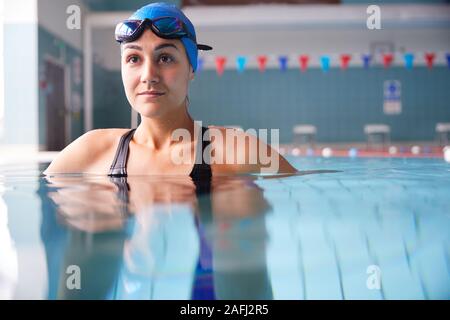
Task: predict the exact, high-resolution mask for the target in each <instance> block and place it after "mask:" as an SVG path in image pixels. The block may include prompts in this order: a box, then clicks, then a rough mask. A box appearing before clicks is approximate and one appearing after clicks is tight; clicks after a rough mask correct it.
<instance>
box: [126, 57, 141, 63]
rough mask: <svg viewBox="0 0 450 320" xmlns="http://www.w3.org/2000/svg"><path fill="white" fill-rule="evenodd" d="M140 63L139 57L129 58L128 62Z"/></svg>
mask: <svg viewBox="0 0 450 320" xmlns="http://www.w3.org/2000/svg"><path fill="white" fill-rule="evenodd" d="M138 61H139V57H138V56H129V57H128V58H127V62H131V63H137V62H138Z"/></svg>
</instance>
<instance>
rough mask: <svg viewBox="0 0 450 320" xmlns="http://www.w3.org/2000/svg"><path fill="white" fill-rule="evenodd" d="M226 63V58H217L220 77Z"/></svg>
mask: <svg viewBox="0 0 450 320" xmlns="http://www.w3.org/2000/svg"><path fill="white" fill-rule="evenodd" d="M226 62H227V58H226V57H216V72H217V74H218V75H219V76H221V75H222V74H223V70H224V69H225V63H226Z"/></svg>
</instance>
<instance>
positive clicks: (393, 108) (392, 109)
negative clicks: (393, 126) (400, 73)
mask: <svg viewBox="0 0 450 320" xmlns="http://www.w3.org/2000/svg"><path fill="white" fill-rule="evenodd" d="M383 87H384V90H383V97H384V99H383V112H384V114H389V115H391V114H400V113H401V112H402V100H401V93H402V91H401V84H400V81H398V80H386V81H384V86H383Z"/></svg>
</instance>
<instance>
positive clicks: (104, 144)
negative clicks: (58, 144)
mask: <svg viewBox="0 0 450 320" xmlns="http://www.w3.org/2000/svg"><path fill="white" fill-rule="evenodd" d="M129 130H130V129H122V128H111V129H110V128H108V129H94V130H90V131H88V132H86V133H84V134H83V135H81V136H80V137H78V138H77V139H76V140H74V141H73V142H71V143H70V144H69V145H67V146H66V147H65V148H64V149H63V150H62V151H61V152H59V153H58V155H57V156H56V158H55V159H54V160H53V161H52V163H51V164H50V165H49V167H48V168H47V169H46V170H45V171H44V174H50V173H82V172H86V171H87V169H88V168H89V167H91V166H92V165H94V164H95V163H96V162H98V161H99V159H101V158H102V157H103V156H104V155H105V154H106V153H109V152H111V149H112V148H114V146H115V145H117V143H118V141H119V140H120V137H121V136H122V135H123V134H125V133H126V132H127V131H129Z"/></svg>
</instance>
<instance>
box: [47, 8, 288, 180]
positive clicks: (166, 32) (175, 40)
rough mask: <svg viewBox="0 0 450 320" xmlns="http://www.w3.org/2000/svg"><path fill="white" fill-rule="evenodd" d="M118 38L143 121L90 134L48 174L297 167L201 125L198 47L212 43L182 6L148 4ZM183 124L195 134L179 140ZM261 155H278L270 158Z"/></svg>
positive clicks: (250, 141) (258, 145) (120, 28)
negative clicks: (194, 89)
mask: <svg viewBox="0 0 450 320" xmlns="http://www.w3.org/2000/svg"><path fill="white" fill-rule="evenodd" d="M115 37H116V40H117V41H118V42H119V43H120V45H121V71H122V81H123V85H124V88H125V93H126V96H127V99H128V101H129V103H130V105H131V106H132V108H133V109H134V110H135V111H136V112H138V113H139V114H140V116H141V123H140V124H139V126H138V127H137V128H136V129H132V130H130V129H96V130H91V131H89V132H87V133H85V134H84V135H82V136H81V137H79V138H78V139H77V140H75V141H74V142H72V143H71V144H70V145H68V146H67V147H66V148H65V149H64V150H62V151H61V152H60V153H59V154H58V156H57V157H56V158H55V159H54V161H53V162H52V163H51V164H50V166H49V167H48V168H47V169H46V170H45V172H44V174H46V175H48V174H57V173H92V174H107V175H110V176H127V175H150V174H152V175H160V174H164V175H166V174H169V175H190V176H191V177H192V178H193V179H196V178H200V177H211V175H216V174H217V175H220V174H245V173H261V172H264V173H288V174H290V173H295V172H296V170H295V168H293V167H292V166H291V165H290V164H289V163H288V162H287V161H286V160H285V159H284V158H283V157H282V156H281V155H279V154H278V153H277V152H276V151H275V150H274V149H272V148H271V147H270V146H268V145H266V144H264V143H262V142H261V141H259V140H258V139H257V137H255V136H253V135H249V134H246V133H244V132H243V131H238V130H234V129H229V128H223V127H215V126H210V127H208V128H205V127H202V128H196V125H195V123H194V121H193V119H192V118H191V116H190V115H189V113H188V102H189V99H188V96H187V95H188V88H189V83H190V81H192V80H193V79H194V75H195V71H196V68H197V54H198V50H199V49H200V50H210V49H212V48H211V47H209V46H206V45H201V44H197V41H196V35H195V30H194V26H193V25H192V23H191V22H190V20H189V19H188V18H187V17H186V16H185V15H184V14H183V13H182V12H181V11H180V10H179V9H178V8H177V7H176V6H174V5H170V4H166V3H153V4H149V5H147V6H144V7H142V8H140V9H139V10H137V11H136V12H135V13H134V14H133V15H132V16H131V17H130V18H129V19H128V20H126V21H124V22H122V23H119V24H118V25H117V27H116V32H115ZM177 129H178V130H179V129H182V130H184V131H183V132H188V133H189V137H193V138H192V139H182V140H181V141H180V140H179V139H178V140H177V139H174V138H173V133H174V132H175V131H176V130H177ZM227 130H233V132H232V133H233V135H234V136H235V137H237V140H239V139H243V140H245V143H244V144H240V145H238V144H237V143H236V142H235V141H236V139H235V138H233V141H230V140H231V139H230V138H228V143H227V138H226V136H227V132H226V131H227ZM178 132H179V131H178ZM198 132H201V134H202V136H200V137H199V135H198V134H197V133H198ZM208 137H209V138H208ZM205 138H207V139H206V140H205ZM241 141H242V140H241ZM230 142H232V143H230ZM209 144H211V145H209ZM197 145H198V147H197ZM199 150H200V151H203V152H201V153H200V152H199ZM208 150H209V151H211V152H210V153H208ZM212 150H213V151H212ZM198 153H200V154H203V155H206V154H210V155H211V156H212V157H214V159H215V160H212V159H211V158H209V159H208V160H209V161H207V160H206V159H205V157H203V158H202V157H200V159H199V158H198V155H197V154H198ZM180 154H188V155H190V156H189V157H188V161H182V162H180V161H178V160H174V159H176V158H177V157H176V155H180ZM261 154H266V155H267V156H268V157H269V158H270V162H269V163H267V161H263V159H262V158H261ZM174 155H175V156H174ZM230 155H231V157H230ZM184 159H185V158H184ZM218 159H219V160H218ZM225 159H226V160H229V159H232V161H226V160H225ZM238 159H241V161H238ZM242 159H244V160H243V161H242ZM252 159H253V160H252ZM255 159H256V161H254V160H255ZM221 160H223V161H221ZM266 160H267V159H266Z"/></svg>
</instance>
